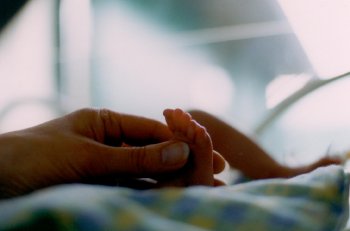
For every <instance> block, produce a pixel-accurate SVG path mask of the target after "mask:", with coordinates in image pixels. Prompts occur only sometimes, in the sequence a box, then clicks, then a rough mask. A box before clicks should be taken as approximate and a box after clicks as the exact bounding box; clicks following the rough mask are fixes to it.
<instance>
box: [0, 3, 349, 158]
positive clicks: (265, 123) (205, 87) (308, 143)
mask: <svg viewBox="0 0 350 231" xmlns="http://www.w3.org/2000/svg"><path fill="white" fill-rule="evenodd" d="M348 12H350V2H349V1H347V0H337V1H334V0H309V1H303V0H279V1H277V0H250V1H246V0H215V1H213V0H191V1H187V0H30V1H29V0H28V1H25V0H17V1H11V0H3V1H2V3H1V6H0V132H1V133H2V132H6V131H11V130H15V129H20V128H25V127H28V126H32V125H35V124H37V123H41V122H44V121H46V120H49V119H52V118H55V117H57V116H60V115H63V114H65V113H68V112H70V111H73V110H75V109H78V108H81V107H107V108H110V109H113V110H116V111H120V112H124V113H131V114H139V115H144V116H147V117H151V118H155V119H159V120H162V121H163V118H162V111H163V109H164V108H168V107H170V108H173V107H180V108H183V109H186V110H187V109H192V108H197V109H202V110H206V111H208V112H210V113H212V114H215V115H217V116H219V117H220V118H222V119H224V120H226V121H227V122H229V123H230V124H232V125H233V126H236V127H237V128H239V129H240V130H242V131H243V132H245V133H247V134H249V135H251V136H252V137H254V138H255V139H256V140H257V142H259V143H260V144H261V145H262V146H263V147H264V148H265V149H266V150H267V151H268V152H270V153H271V154H272V155H273V156H274V157H276V158H277V159H278V160H279V161H281V162H284V163H288V164H290V165H293V164H300V163H305V162H309V161H312V160H314V159H315V158H318V157H320V156H322V155H326V154H337V153H343V152H345V151H347V150H350V139H349V137H350V107H349V103H350V78H347V77H348V76H347V75H346V74H345V75H343V74H344V73H347V72H349V71H350V43H349V42H348V41H350V32H349V30H348V28H350V14H349V13H348ZM336 76H340V77H338V78H335V77H336Z"/></svg>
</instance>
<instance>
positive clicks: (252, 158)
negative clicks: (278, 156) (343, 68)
mask: <svg viewBox="0 0 350 231" xmlns="http://www.w3.org/2000/svg"><path fill="white" fill-rule="evenodd" d="M189 113H190V114H191V116H192V118H193V119H195V120H196V121H197V122H199V123H200V124H201V125H203V126H205V127H206V128H207V131H208V133H209V134H210V136H211V139H212V142H213V148H214V149H215V150H217V151H218V152H219V153H220V154H221V155H222V156H223V157H224V158H225V159H226V161H227V162H228V163H229V164H230V166H231V167H232V168H234V169H237V170H239V171H241V172H242V173H243V174H244V175H245V176H247V177H249V178H251V179H265V178H277V177H292V176H296V175H299V174H302V173H306V172H310V171H312V170H314V169H316V168H318V167H321V166H327V165H331V164H340V163H341V159H339V158H337V157H328V156H326V157H323V158H321V159H319V160H317V161H316V162H314V163H311V164H310V165H306V166H299V167H288V166H284V165H281V164H280V163H278V162H277V161H275V160H274V159H273V158H271V156H270V155H269V154H268V153H266V152H265V150H263V149H262V148H261V147H260V146H259V145H258V144H256V143H255V142H254V141H253V140H252V139H250V138H249V137H247V136H246V135H244V134H243V133H241V132H240V131H238V130H237V129H235V128H234V127H232V126H230V125H229V124H227V123H225V122H224V121H222V120H220V119H219V118H217V117H215V116H213V115H211V114H209V113H206V112H203V111H199V110H192V111H190V112H189Z"/></svg>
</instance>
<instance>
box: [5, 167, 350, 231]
mask: <svg viewBox="0 0 350 231" xmlns="http://www.w3.org/2000/svg"><path fill="white" fill-rule="evenodd" d="M348 194H349V177H348V174H346V173H345V172H344V170H343V169H342V168H341V167H338V166H330V167H325V168H320V169H318V170H316V171H314V172H312V173H308V174H304V175H301V176H298V177H295V178H291V179H271V180H260V181H253V182H249V183H242V184H238V185H234V186H223V187H217V188H208V187H190V188H186V189H180V188H166V189H159V190H146V191H138V190H132V189H126V188H115V187H106V186H89V185H70V186H59V187H54V188H50V189H46V190H43V191H41V192H37V193H34V194H32V195H28V196H24V197H20V198H15V199H10V200H4V201H1V202H0V230H94V231H95V230H134V231H148V230H149V231H157V230H159V231H160V230H162V231H164V230H166V231H172V230H174V231H205V230H216V231H220V230H254V231H260V230H269V231H271V230H281V231H282V230H283V231H294V230H295V231H300V230H307V231H310V230H315V231H322V230H325V231H326V230H327V231H330V230H342V229H343V228H344V226H345V224H346V221H347V219H348V209H349V208H348Z"/></svg>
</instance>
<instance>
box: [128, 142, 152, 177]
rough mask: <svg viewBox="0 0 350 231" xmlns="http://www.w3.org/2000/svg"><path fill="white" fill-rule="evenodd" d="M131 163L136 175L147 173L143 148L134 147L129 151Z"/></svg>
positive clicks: (145, 154) (145, 155)
mask: <svg viewBox="0 0 350 231" xmlns="http://www.w3.org/2000/svg"><path fill="white" fill-rule="evenodd" d="M130 157H131V160H132V161H131V162H132V164H133V165H134V167H135V173H136V174H142V173H146V172H148V170H149V169H148V166H147V153H146V148H145V147H134V148H131V149H130Z"/></svg>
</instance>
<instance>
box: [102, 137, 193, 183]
mask: <svg viewBox="0 0 350 231" xmlns="http://www.w3.org/2000/svg"><path fill="white" fill-rule="evenodd" d="M189 154H190V149H189V146H188V145H187V144H186V143H184V142H180V141H167V142H163V143H158V144H152V145H147V146H143V147H119V148H114V153H113V155H109V156H110V157H111V159H110V161H109V163H108V165H110V166H109V169H110V170H111V171H113V172H115V173H118V172H119V173H127V174H133V175H139V176H147V175H150V174H155V173H162V172H169V171H171V170H176V169H179V168H181V167H183V166H184V165H185V164H186V162H187V159H188V156H189Z"/></svg>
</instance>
